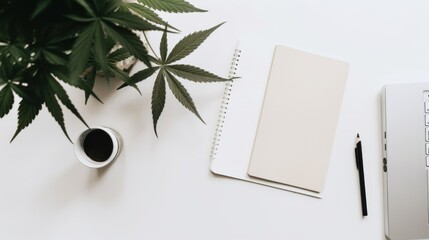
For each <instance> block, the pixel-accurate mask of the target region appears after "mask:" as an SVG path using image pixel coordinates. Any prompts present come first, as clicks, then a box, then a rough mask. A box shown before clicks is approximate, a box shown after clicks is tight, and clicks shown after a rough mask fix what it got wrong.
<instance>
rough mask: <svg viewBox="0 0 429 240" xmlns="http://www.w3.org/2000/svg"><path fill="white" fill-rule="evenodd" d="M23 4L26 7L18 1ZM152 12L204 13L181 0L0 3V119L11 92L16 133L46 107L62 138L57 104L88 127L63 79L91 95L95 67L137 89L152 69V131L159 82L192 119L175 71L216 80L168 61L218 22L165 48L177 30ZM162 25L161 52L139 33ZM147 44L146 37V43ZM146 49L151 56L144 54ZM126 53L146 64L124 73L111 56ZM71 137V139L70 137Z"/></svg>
mask: <svg viewBox="0 0 429 240" xmlns="http://www.w3.org/2000/svg"><path fill="white" fill-rule="evenodd" d="M24 6H25V7H24ZM156 11H164V12H170V13H190V12H205V10H202V9H199V8H196V7H195V6H193V5H192V4H190V3H188V2H187V1H185V0H138V2H132V3H130V2H129V1H123V0H61V1H55V0H34V1H26V0H13V1H2V2H1V3H0V118H2V117H4V116H6V115H7V114H8V113H10V112H11V109H12V108H13V104H14V103H15V102H16V99H17V97H18V98H20V101H19V107H18V124H17V130H16V132H15V134H14V136H13V137H12V141H13V140H14V139H15V137H16V136H17V135H18V134H19V133H20V132H21V131H22V130H23V129H24V128H26V127H27V126H28V125H30V124H31V123H32V121H33V120H34V119H35V118H36V116H37V115H38V114H39V112H40V110H41V109H42V107H43V106H45V107H46V108H47V110H48V111H49V112H50V114H51V115H52V117H53V118H54V119H55V121H56V122H57V123H58V125H59V126H60V128H61V129H62V131H63V132H64V134H65V135H66V137H67V138H69V136H68V133H67V130H66V126H65V120H64V114H63V107H65V108H67V109H68V110H69V111H71V112H72V113H73V114H74V115H75V116H76V117H77V118H78V119H79V120H81V121H82V123H83V124H85V125H86V126H88V125H87V124H86V122H85V121H84V119H83V117H82V116H81V115H80V113H79V111H78V109H77V108H76V107H75V106H74V105H73V103H72V102H71V100H70V98H69V96H68V95H67V92H66V91H65V89H64V87H63V84H67V85H70V86H73V87H76V88H79V89H80V90H82V91H83V92H84V93H85V100H86V101H87V100H88V98H89V97H91V96H92V97H94V98H96V99H97V100H98V101H100V102H101V100H100V99H99V98H98V97H97V95H96V94H95V93H94V92H93V87H94V84H95V81H96V79H97V77H96V76H97V74H98V73H99V72H103V74H104V76H105V77H106V78H109V77H112V76H114V77H116V78H118V79H120V80H122V81H123V82H124V84H123V85H122V86H121V88H122V87H125V86H131V87H134V88H135V89H137V90H138V91H139V89H138V87H137V83H139V82H140V81H143V80H145V79H148V78H149V77H151V76H152V75H154V74H155V73H156V72H158V73H157V74H156V79H155V82H154V87H153V91H152V116H153V125H154V130H155V134H156V135H157V136H158V133H157V123H158V120H159V118H160V116H161V113H162V111H163V109H164V105H165V99H166V98H165V97H166V85H168V87H169V89H170V90H171V92H172V93H173V95H174V96H175V97H176V99H177V100H178V101H179V102H180V103H181V104H182V105H183V106H184V107H185V108H187V109H188V110H190V111H191V112H192V113H194V114H195V115H196V116H197V117H198V118H199V119H201V120H202V118H201V116H200V115H199V113H198V111H197V109H196V107H195V104H194V102H193V100H192V98H191V96H190V94H189V92H188V91H187V90H186V89H185V87H184V86H183V84H182V83H181V82H180V81H179V79H178V78H181V79H187V80H190V81H193V82H219V81H227V80H229V79H225V78H221V77H218V76H216V75H214V74H212V73H210V72H207V71H205V70H203V69H201V68H198V67H194V66H191V65H184V64H173V63H175V62H177V61H179V60H181V59H183V58H185V57H186V56H188V55H189V54H190V53H192V52H193V51H195V49H197V48H198V47H199V46H200V45H201V44H202V43H203V42H204V41H205V40H206V39H207V37H208V36H209V35H210V34H211V33H212V32H213V31H215V30H216V29H217V28H218V27H219V26H220V25H221V24H220V25H217V26H215V27H213V28H210V29H207V30H204V31H198V32H195V33H192V34H189V35H188V36H186V37H184V38H183V39H182V40H180V41H179V42H178V43H177V44H176V45H175V46H174V47H173V49H172V50H171V52H170V53H168V43H167V33H171V32H178V31H179V30H178V29H177V28H175V27H173V26H171V25H170V24H168V23H167V22H166V21H164V20H163V19H162V18H161V17H160V16H159V15H158V14H157V13H156ZM146 31H163V35H162V38H161V41H160V57H158V56H157V55H156V53H154V52H152V53H149V51H148V49H146V47H145V45H144V44H143V42H142V40H141V35H140V34H145V32H146ZM149 46H150V44H149ZM151 54H153V55H151ZM129 58H135V59H137V60H139V61H141V62H143V63H144V64H145V65H146V66H147V68H145V69H143V70H141V71H139V72H137V73H135V74H133V75H132V76H130V75H129V71H128V70H127V69H120V68H119V67H118V63H119V62H121V61H124V60H126V59H129ZM69 139H70V138H69Z"/></svg>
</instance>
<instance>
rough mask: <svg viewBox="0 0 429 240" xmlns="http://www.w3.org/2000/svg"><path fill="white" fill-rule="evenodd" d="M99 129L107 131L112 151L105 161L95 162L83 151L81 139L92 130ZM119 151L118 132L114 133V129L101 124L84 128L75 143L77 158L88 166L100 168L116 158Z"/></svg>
mask: <svg viewBox="0 0 429 240" xmlns="http://www.w3.org/2000/svg"><path fill="white" fill-rule="evenodd" d="M96 129H99V130H102V131H104V132H105V133H107V134H108V135H109V137H110V139H111V140H112V143H113V149H112V153H111V155H110V156H109V158H108V159H107V160H106V161H103V162H97V161H94V160H92V159H91V158H90V157H88V155H87V154H86V153H85V151H84V149H83V140H84V139H85V137H86V136H87V135H88V134H89V133H90V132H92V131H94V130H96ZM119 152H120V138H119V136H118V134H117V133H116V131H115V130H113V129H111V128H109V127H103V126H92V127H90V128H89V129H86V130H85V131H83V132H82V133H81V134H80V135H79V137H78V138H77V140H76V143H75V153H76V156H77V158H78V159H79V161H80V162H81V163H82V164H83V165H85V166H87V167H90V168H102V167H104V166H106V165H108V164H109V163H111V162H112V161H113V160H115V159H116V157H117V156H118V155H119Z"/></svg>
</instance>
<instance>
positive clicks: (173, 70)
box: [119, 1, 231, 136]
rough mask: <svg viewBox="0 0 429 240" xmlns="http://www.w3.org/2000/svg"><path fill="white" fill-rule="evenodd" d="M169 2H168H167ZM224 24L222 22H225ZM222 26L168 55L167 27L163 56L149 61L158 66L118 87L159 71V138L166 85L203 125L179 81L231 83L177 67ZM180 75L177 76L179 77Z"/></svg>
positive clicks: (155, 107)
mask: <svg viewBox="0 0 429 240" xmlns="http://www.w3.org/2000/svg"><path fill="white" fill-rule="evenodd" d="M145 2H147V1H145ZM166 2H167V1H166ZM222 24H223V23H222ZM222 24H219V25H216V26H214V27H212V28H210V29H207V30H204V31H198V32H194V33H191V34H189V35H187V36H185V37H184V38H183V39H181V40H180V41H179V42H178V43H177V44H176V45H175V46H174V47H173V49H172V50H171V52H170V53H169V54H168V41H167V27H166V28H165V29H164V33H163V35H162V37H161V42H160V49H159V52H160V57H157V58H154V57H152V58H150V59H151V61H152V62H153V63H154V64H156V65H157V66H153V67H152V68H146V69H143V70H141V71H139V72H137V73H135V74H134V75H133V76H131V81H130V82H129V83H125V84H123V85H122V86H121V87H119V88H123V87H124V86H127V85H129V84H130V83H134V84H136V83H138V82H140V81H143V80H146V79H148V78H149V77H150V76H152V75H153V74H154V73H155V72H156V71H159V72H158V74H157V77H156V79H155V83H154V87H153V90H152V102H151V104H152V118H153V128H154V131H155V135H156V136H158V132H157V125H158V120H159V118H160V116H161V113H162V111H163V109H164V105H165V94H166V90H165V85H166V82H167V84H168V87H169V89H170V90H171V92H172V93H173V95H174V97H175V98H176V99H177V100H178V101H179V102H180V103H181V104H182V105H183V106H184V107H185V108H186V109H188V110H189V111H191V112H192V113H193V114H195V116H196V117H197V118H198V119H200V120H201V121H202V122H203V123H204V120H203V119H202V117H201V115H200V114H199V113H198V110H197V108H196V106H195V103H194V101H193V99H192V97H191V95H190V94H189V92H188V90H186V88H185V86H184V85H183V84H182V83H181V82H180V81H179V79H178V78H177V77H179V78H182V79H187V80H190V81H194V82H224V81H230V80H231V79H226V78H222V77H219V76H217V75H215V74H213V73H210V72H208V71H206V70H203V69H201V68H199V67H195V66H192V65H183V64H174V65H172V64H171V63H173V62H176V61H178V60H180V59H183V58H184V57H186V56H188V55H189V54H191V53H192V52H194V51H195V50H196V49H197V48H198V47H199V46H200V45H201V44H202V43H203V42H204V41H205V40H206V39H207V37H209V35H210V34H211V33H213V32H214V31H215V30H216V29H217V28H218V27H220V26H221V25H222ZM176 76H177V77H176Z"/></svg>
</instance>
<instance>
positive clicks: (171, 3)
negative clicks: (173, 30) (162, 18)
mask: <svg viewBox="0 0 429 240" xmlns="http://www.w3.org/2000/svg"><path fill="white" fill-rule="evenodd" d="M138 1H139V2H140V3H142V4H144V5H146V6H148V7H151V8H153V9H156V10H160V11H165V12H174V13H188V12H206V10H202V9H199V8H196V7H194V6H193V5H192V4H190V3H188V2H186V1H184V0H138Z"/></svg>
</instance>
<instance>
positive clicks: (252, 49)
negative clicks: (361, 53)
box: [210, 42, 345, 197]
mask: <svg viewBox="0 0 429 240" xmlns="http://www.w3.org/2000/svg"><path fill="white" fill-rule="evenodd" d="M274 52H275V45H274V44H268V43H264V44H258V45H257V44H255V42H240V43H239V45H238V47H237V50H236V54H235V57H234V61H233V64H232V68H231V74H232V75H235V76H238V77H240V78H239V79H236V80H234V81H233V82H232V83H228V84H227V85H226V91H225V96H224V102H223V104H222V109H221V114H220V117H219V123H218V129H217V131H216V137H215V142H214V145H213V151H212V155H211V166H210V170H211V171H212V172H213V173H215V174H219V175H224V176H228V177H232V178H237V179H241V180H245V181H249V182H253V183H258V184H263V185H267V186H271V187H275V188H280V189H283V190H289V191H292V192H297V193H301V194H306V195H310V196H315V197H321V194H320V192H317V191H314V190H309V189H306V188H302V187H297V186H295V185H291V184H283V183H282V182H281V181H278V182H275V181H273V180H272V179H269V177H264V176H262V175H260V176H259V175H258V177H252V176H250V175H249V174H248V170H249V165H250V159H251V158H252V150H253V146H254V143H255V139H256V133H257V129H258V123H259V119H260V116H261V112H263V110H262V106H263V103H264V96H265V91H266V89H267V83H268V79H269V76H270V70H271V65H272V62H273V56H274ZM282 64H284V67H286V66H288V63H287V62H284V63H282ZM309 71H310V69H309ZM341 74H343V72H341ZM344 83H345V79H344V82H343V84H342V85H340V86H338V89H339V92H341V94H342V93H343V92H344ZM268 90H269V89H268ZM268 90H267V94H269V93H268ZM286 93H287V89H285V94H286ZM303 94H305V93H303ZM327 94H329V93H327ZM341 96H342V95H341ZM265 98H266V100H267V99H268V98H267V97H265ZM284 100H286V98H285V99H284ZM284 100H282V101H284ZM338 101H339V104H341V99H339V100H338ZM265 104H266V103H265ZM296 106H297V107H299V106H300V104H299V103H296ZM264 108H265V107H264ZM338 111H339V110H338ZM264 116H265V113H264ZM267 117H268V115H267ZM336 117H338V112H337V116H336ZM262 119H263V117H261V120H262ZM335 125H336V122H335ZM309 127H314V126H309ZM259 129H262V131H263V128H261V127H259ZM334 133H335V129H334V130H333V134H334ZM258 134H261V133H258ZM258 138H259V137H258ZM261 139H264V140H267V139H266V138H261ZM332 140H333V139H332ZM308 141H309V142H311V139H309V140H308ZM270 142H271V140H269V139H268V140H267V144H269V143H270ZM331 145H332V144H331ZM255 146H256V145H255ZM260 147H262V145H260ZM256 149H257V148H255V150H256ZM329 150H330V149H329ZM257 151H258V150H257ZM284 151H286V149H285V150H284ZM261 152H263V151H261ZM255 153H256V152H255ZM281 155H283V156H286V155H285V154H281ZM255 156H256V155H253V158H254V157H255ZM255 159H256V158H254V159H253V160H255ZM252 162H254V164H256V162H258V163H259V160H255V161H252ZM255 166H256V165H255ZM252 174H253V172H252ZM255 176H256V174H255ZM267 179H269V180H267Z"/></svg>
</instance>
